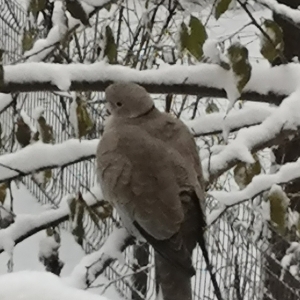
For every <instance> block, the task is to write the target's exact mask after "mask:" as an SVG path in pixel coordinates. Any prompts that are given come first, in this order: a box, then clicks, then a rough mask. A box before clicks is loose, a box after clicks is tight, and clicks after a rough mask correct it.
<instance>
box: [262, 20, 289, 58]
mask: <svg viewBox="0 0 300 300" xmlns="http://www.w3.org/2000/svg"><path fill="white" fill-rule="evenodd" d="M262 27H263V28H264V30H265V33H266V34H267V35H268V36H269V38H270V39H268V38H267V37H265V36H264V35H262V38H261V49H260V53H261V54H262V55H263V57H264V58H266V59H267V60H268V61H269V62H270V63H272V62H273V61H274V60H275V59H276V58H277V57H278V56H279V55H280V53H282V52H283V50H284V42H283V33H282V29H281V28H280V27H279V25H278V24H277V23H276V22H274V21H273V20H265V21H264V23H263V25H262ZM270 40H271V41H270Z"/></svg>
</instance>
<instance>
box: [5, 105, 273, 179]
mask: <svg viewBox="0 0 300 300" xmlns="http://www.w3.org/2000/svg"><path fill="white" fill-rule="evenodd" d="M274 110H275V108H271V107H264V108H261V107H260V108H251V107H250V108H244V109H241V110H238V111H232V112H231V113H230V114H229V115H228V116H227V118H226V119H225V120H224V114H222V113H215V114H210V115H206V116H203V117H199V118H196V119H195V120H192V121H185V123H186V125H187V126H188V127H189V128H190V130H191V131H192V132H193V134H194V136H204V135H209V134H216V133H221V132H222V130H223V129H224V128H226V130H228V131H234V130H238V129H240V128H241V127H245V126H251V125H255V124H257V123H261V122H262V121H264V120H265V119H266V118H267V117H268V116H269V115H270V114H271V113H272V112H273V111H274ZM98 143H99V139H94V140H82V141H79V140H77V139H71V140H67V141H65V142H63V143H60V144H55V145H52V144H44V143H35V144H32V145H29V146H27V147H25V148H23V149H21V150H19V151H17V152H14V153H9V154H5V155H2V156H0V183H1V182H4V181H7V180H11V179H15V178H18V177H21V176H25V175H28V174H31V173H35V172H39V171H42V170H45V169H53V168H58V167H66V166H68V165H71V164H74V163H77V162H80V161H83V160H87V159H91V158H94V157H95V153H96V148H97V144H98ZM33 158H34V159H33Z"/></svg>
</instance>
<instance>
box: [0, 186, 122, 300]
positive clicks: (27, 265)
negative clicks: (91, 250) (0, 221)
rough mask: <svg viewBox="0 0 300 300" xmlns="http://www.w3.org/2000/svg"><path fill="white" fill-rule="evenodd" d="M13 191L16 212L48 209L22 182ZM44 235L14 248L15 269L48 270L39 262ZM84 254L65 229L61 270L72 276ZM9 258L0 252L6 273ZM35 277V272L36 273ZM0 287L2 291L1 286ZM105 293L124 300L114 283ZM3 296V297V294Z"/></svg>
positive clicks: (1, 269) (1, 270)
mask: <svg viewBox="0 0 300 300" xmlns="http://www.w3.org/2000/svg"><path fill="white" fill-rule="evenodd" d="M12 193H13V197H14V211H15V213H16V214H39V213H41V212H43V211H45V209H46V208H45V207H42V206H41V205H40V204H38V202H37V199H35V198H34V197H33V196H32V195H31V194H30V193H29V192H28V190H27V189H26V187H25V186H24V185H20V188H19V189H18V188H17V187H16V185H15V184H13V185H12ZM44 237H45V231H42V232H39V233H37V234H35V235H33V236H32V237H30V238H28V239H26V240H25V241H23V242H22V243H20V244H18V245H17V246H16V247H15V249H14V255H13V263H14V266H13V271H14V272H17V271H24V270H34V271H44V270H45V268H44V265H43V264H42V263H41V262H40V261H39V258H38V253H39V244H40V241H41V240H42V239H43V238H44ZM84 255H85V253H84V252H83V250H82V249H81V247H80V246H79V245H78V244H77V243H76V242H75V240H74V237H73V236H72V235H71V234H70V233H69V232H67V231H65V230H62V231H61V247H60V259H61V260H62V261H63V262H64V263H65V265H64V267H63V269H62V272H61V275H62V277H65V276H68V275H70V273H71V272H72V270H73V269H74V267H75V266H76V265H77V264H78V263H79V262H80V260H81V258H82V257H83V256H84ZM8 259H9V257H8V255H7V254H6V253H5V252H4V253H2V254H1V255H0V275H1V274H5V273H7V261H8ZM32 276H36V275H34V274H33V275H32ZM0 278H1V276H0ZM14 280H15V279H14ZM100 281H101V283H104V282H106V279H105V278H103V277H102V278H101V280H100ZM0 285H1V281H0ZM0 290H2V287H1V289H0ZM96 291H97V290H96V289H93V292H96ZM105 296H107V297H109V298H110V299H114V300H118V299H121V298H120V296H119V294H118V293H117V292H116V291H115V290H114V288H113V286H111V287H110V288H108V289H107V291H106V293H105ZM0 299H1V300H3V298H1V296H0ZM11 299H12V298H11ZM14 299H15V298H14ZM35 299H38V298H35ZM51 299H52V298H51ZM60 299H61V298H60ZM95 299H96V298H95ZM26 300H27V299H26Z"/></svg>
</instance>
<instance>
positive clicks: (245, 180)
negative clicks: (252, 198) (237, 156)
mask: <svg viewBox="0 0 300 300" xmlns="http://www.w3.org/2000/svg"><path fill="white" fill-rule="evenodd" d="M253 158H254V160H255V162H254V163H253V164H248V163H245V162H239V163H238V164H237V165H236V166H235V168H234V169H233V177H234V180H235V182H236V184H237V185H238V186H239V188H240V189H241V190H242V189H244V188H245V187H246V186H247V185H248V184H249V183H250V182H251V181H252V179H253V177H254V176H256V175H258V174H260V172H261V165H260V162H259V159H258V156H257V155H256V154H254V155H253Z"/></svg>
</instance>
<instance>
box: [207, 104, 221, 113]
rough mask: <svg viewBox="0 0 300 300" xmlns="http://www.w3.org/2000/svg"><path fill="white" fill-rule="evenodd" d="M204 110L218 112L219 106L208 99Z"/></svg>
mask: <svg viewBox="0 0 300 300" xmlns="http://www.w3.org/2000/svg"><path fill="white" fill-rule="evenodd" d="M205 112H206V113H207V114H212V113H216V112H219V108H218V106H217V104H216V103H215V102H213V101H210V102H208V104H207V106H206V109H205Z"/></svg>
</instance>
